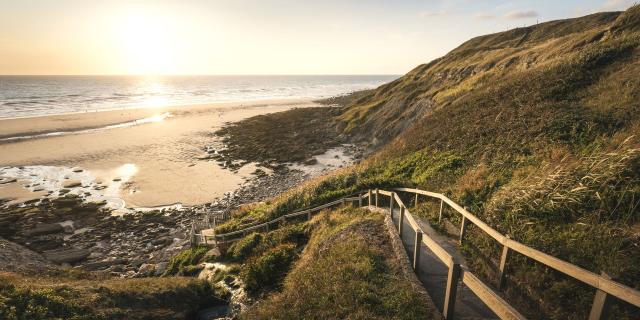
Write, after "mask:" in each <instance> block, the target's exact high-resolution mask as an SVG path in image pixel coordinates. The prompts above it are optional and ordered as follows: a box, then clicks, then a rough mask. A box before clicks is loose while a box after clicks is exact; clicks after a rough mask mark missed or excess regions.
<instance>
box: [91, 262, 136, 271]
mask: <svg viewBox="0 0 640 320" xmlns="http://www.w3.org/2000/svg"><path fill="white" fill-rule="evenodd" d="M126 263H127V259H110V260H102V261H97V262H90V263H87V264H84V265H83V267H84V268H85V269H87V270H103V269H109V268H110V270H111V271H116V270H113V269H114V268H116V266H121V267H122V265H123V264H126Z"/></svg>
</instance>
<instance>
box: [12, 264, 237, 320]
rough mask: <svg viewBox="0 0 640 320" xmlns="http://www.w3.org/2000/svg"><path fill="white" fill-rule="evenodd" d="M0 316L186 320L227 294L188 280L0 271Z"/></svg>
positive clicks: (219, 301) (217, 302)
mask: <svg viewBox="0 0 640 320" xmlns="http://www.w3.org/2000/svg"><path fill="white" fill-rule="evenodd" d="M0 280H1V282H2V284H0V318H1V319H7V320H14V319H15V320H18V319H33V320H37V319H92V320H93V319H189V318H194V317H195V315H196V313H197V311H198V310H200V309H202V308H205V307H210V306H215V305H219V304H222V303H224V301H223V300H222V298H224V297H225V295H226V293H225V292H223V291H221V290H220V289H216V288H214V287H213V286H212V285H211V284H209V283H207V282H204V281H198V280H195V279H193V278H183V277H170V278H141V279H119V278H117V279H116V278H102V277H99V276H96V275H95V274H89V273H81V272H75V271H72V272H65V271H63V272H60V273H58V274H52V275H46V276H39V277H32V276H23V275H18V274H15V273H0Z"/></svg>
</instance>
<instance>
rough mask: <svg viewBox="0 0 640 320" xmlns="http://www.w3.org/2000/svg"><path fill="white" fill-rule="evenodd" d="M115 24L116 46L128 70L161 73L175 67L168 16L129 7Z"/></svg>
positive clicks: (142, 72) (140, 72)
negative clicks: (117, 42)
mask: <svg viewBox="0 0 640 320" xmlns="http://www.w3.org/2000/svg"><path fill="white" fill-rule="evenodd" d="M117 28H118V41H119V42H120V44H119V45H120V47H121V48H120V49H121V50H122V51H123V56H124V57H123V58H124V59H125V60H126V61H125V64H126V68H127V69H128V70H129V71H130V72H131V73H136V74H164V73H170V72H172V71H173V69H175V67H174V53H173V51H172V41H171V39H172V38H173V37H172V31H173V30H172V28H171V25H170V19H168V18H166V17H164V16H162V15H161V14H159V13H157V12H153V11H151V10H140V9H138V10H129V11H127V12H126V14H124V16H123V18H122V20H121V21H120V22H119V23H118V24H117Z"/></svg>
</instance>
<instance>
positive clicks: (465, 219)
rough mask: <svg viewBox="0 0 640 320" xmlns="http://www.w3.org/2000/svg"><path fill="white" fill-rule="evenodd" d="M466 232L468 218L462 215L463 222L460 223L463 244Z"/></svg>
mask: <svg viewBox="0 0 640 320" xmlns="http://www.w3.org/2000/svg"><path fill="white" fill-rule="evenodd" d="M465 232H467V218H466V217H465V216H462V223H460V244H462V239H464V234H465Z"/></svg>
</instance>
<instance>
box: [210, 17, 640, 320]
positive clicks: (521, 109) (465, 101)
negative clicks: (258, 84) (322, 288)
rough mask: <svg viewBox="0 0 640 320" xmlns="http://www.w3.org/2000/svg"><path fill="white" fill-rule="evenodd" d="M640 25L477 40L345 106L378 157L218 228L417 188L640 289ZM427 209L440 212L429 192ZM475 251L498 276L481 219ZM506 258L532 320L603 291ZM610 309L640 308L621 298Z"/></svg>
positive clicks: (487, 273)
mask: <svg viewBox="0 0 640 320" xmlns="http://www.w3.org/2000/svg"><path fill="white" fill-rule="evenodd" d="M639 26H640V6H634V7H632V8H630V9H629V10H627V11H626V12H622V13H600V14H594V15H590V16H586V17H583V18H577V19H569V20H563V21H555V22H548V23H544V24H539V25H536V26H531V27H527V28H518V29H514V30H510V31H507V32H503V33H498V34H493V35H487V36H483V37H479V38H475V39H472V40H470V41H469V42H467V43H465V44H463V45H462V46H461V47H459V48H457V49H455V50H453V51H452V52H451V53H449V54H447V55H446V56H444V57H442V58H440V59H437V60H435V61H432V62H430V63H428V64H425V65H421V66H419V67H417V68H416V69H414V70H412V71H411V72H409V73H408V74H407V75H405V76H403V77H401V78H400V79H398V80H396V81H394V82H392V83H390V84H388V85H384V86H382V87H380V88H378V89H376V90H373V91H371V92H370V93H367V94H366V95H364V96H360V97H358V98H356V99H355V100H354V101H352V102H351V103H348V104H347V105H346V106H345V107H343V108H342V111H341V113H340V114H339V115H337V116H336V117H335V118H334V123H335V124H337V129H338V130H339V133H341V134H345V135H350V136H351V137H352V138H354V139H357V140H360V141H364V142H368V143H369V144H370V145H371V146H375V147H377V148H378V149H377V150H378V151H377V152H376V153H375V154H373V155H372V156H371V157H369V158H368V159H366V160H365V161H363V162H362V163H361V164H359V165H357V166H355V167H353V168H348V169H345V170H342V171H340V172H336V173H334V174H332V175H330V176H327V177H322V178H319V179H317V180H315V181H312V182H310V183H307V184H306V185H304V186H302V187H300V188H298V189H296V190H291V191H290V192H288V193H287V194H284V195H282V196H280V197H278V198H277V199H273V200H272V201H270V202H267V203H265V204H262V205H259V206H251V207H247V208H244V209H242V210H239V211H238V212H236V213H235V218H234V219H232V220H231V221H230V222H228V223H227V224H226V225H222V226H220V227H219V229H218V231H219V232H226V231H230V230H234V229H237V228H239V227H240V226H242V225H245V224H247V223H252V222H257V221H266V220H269V219H272V218H275V217H278V216H280V215H282V214H285V213H288V212H290V211H291V210H294V209H298V208H303V207H306V206H309V205H313V204H319V203H323V202H325V201H328V200H332V199H336V198H338V197H340V196H344V195H347V194H351V193H353V192H355V191H357V190H363V189H368V188H377V187H380V188H388V187H393V186H414V187H418V188H421V189H426V190H432V191H436V192H441V193H444V194H446V195H447V196H449V197H450V198H452V199H454V200H455V201H456V202H458V203H459V204H461V205H463V206H466V207H467V208H469V210H470V211H472V212H473V213H475V214H476V215H478V216H479V217H481V218H482V219H483V220H484V221H486V222H488V223H489V224H490V225H492V226H493V227H495V228H496V229H498V230H499V231H500V232H502V233H505V234H508V235H510V236H511V237H512V238H514V239H516V240H518V241H521V242H523V243H526V244H528V245H530V246H532V247H534V248H537V249H539V250H542V251H544V252H547V253H549V254H552V255H554V256H557V257H559V258H561V259H564V260H567V261H570V262H572V263H574V264H577V265H579V266H581V267H584V268H586V269H588V270H591V271H593V272H596V273H600V272H606V273H607V274H608V275H609V276H611V277H612V278H613V279H614V280H616V281H619V282H622V283H624V284H626V285H629V286H632V287H635V288H638V289H640V214H639V210H638V208H639V207H640V137H638V134H639V133H640V90H639V89H640V77H639V75H640V27H639ZM416 211H417V212H419V213H420V214H421V215H422V216H423V217H425V218H433V217H434V214H437V209H436V206H435V205H434V204H432V203H423V204H422V205H421V207H420V208H418V210H416ZM446 214H447V215H449V214H450V213H446ZM449 220H451V221H453V222H454V223H456V222H459V220H458V218H457V217H456V216H453V215H452V216H450V217H449ZM432 221H435V220H432ZM464 249H465V253H466V255H467V257H468V261H469V264H470V267H471V268H472V269H474V270H475V271H476V272H477V273H478V274H480V275H482V276H483V277H484V278H485V280H486V281H487V282H491V281H492V280H493V279H495V271H496V270H495V269H496V266H495V261H494V260H492V259H491V258H494V259H496V258H497V257H499V254H500V248H499V247H498V246H497V245H496V244H495V243H493V242H491V241H490V240H489V239H488V238H487V237H486V236H483V235H482V234H480V233H479V232H478V231H477V230H474V229H473V228H471V230H470V236H469V237H468V240H467V242H466V244H465V247H464ZM509 269H510V273H509V274H510V277H509V281H508V285H507V288H506V294H507V297H508V298H509V300H510V301H512V302H513V303H515V304H516V307H517V308H518V309H519V310H520V311H521V312H523V313H524V314H526V315H527V316H528V317H530V318H533V319H542V318H555V319H582V318H586V316H587V315H588V312H589V308H590V305H591V302H592V299H593V294H594V291H593V290H592V289H590V288H587V287H585V286H583V285H581V284H580V283H579V282H577V281H575V280H572V279H570V278H568V277H566V276H563V275H561V274H558V273H556V272H554V271H553V270H550V269H547V268H545V267H542V266H540V265H537V264H535V263H532V262H531V261H528V260H526V259H524V258H523V257H520V256H518V255H514V256H513V259H512V260H511V262H510V265H509ZM283 295H286V288H285V290H284V291H283ZM613 312H614V318H620V319H625V318H626V319H634V318H638V317H640V313H639V312H638V310H637V309H634V308H631V307H630V306H627V305H625V304H624V303H616V304H615V305H614V310H613Z"/></svg>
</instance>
